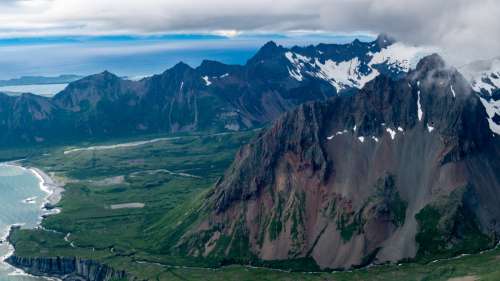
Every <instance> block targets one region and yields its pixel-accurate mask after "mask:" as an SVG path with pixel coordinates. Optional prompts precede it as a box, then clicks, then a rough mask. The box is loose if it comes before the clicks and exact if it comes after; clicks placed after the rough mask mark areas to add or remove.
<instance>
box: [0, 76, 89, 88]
mask: <svg viewBox="0 0 500 281" xmlns="http://www.w3.org/2000/svg"><path fill="white" fill-rule="evenodd" d="M81 78H82V76H78V75H59V76H54V77H47V76H23V77H20V78H13V79H8V80H0V87H2V86H20V85H45V84H67V83H70V82H73V81H76V80H78V79H81Z"/></svg>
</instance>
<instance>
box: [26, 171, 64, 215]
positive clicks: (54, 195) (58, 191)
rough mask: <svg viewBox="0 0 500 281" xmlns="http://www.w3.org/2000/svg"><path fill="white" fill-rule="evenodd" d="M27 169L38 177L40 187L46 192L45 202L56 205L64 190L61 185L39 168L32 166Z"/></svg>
mask: <svg viewBox="0 0 500 281" xmlns="http://www.w3.org/2000/svg"><path fill="white" fill-rule="evenodd" d="M28 169H29V170H30V171H31V172H32V173H33V174H34V175H35V176H36V177H37V178H38V179H39V181H40V189H41V190H42V191H43V192H45V193H47V197H46V198H45V201H46V202H45V203H49V204H50V205H52V206H54V205H56V204H57V203H58V202H59V201H60V200H61V196H62V192H63V191H64V189H63V188H62V185H61V184H59V183H58V182H56V181H55V180H54V179H53V178H52V177H50V176H49V175H47V174H46V173H45V172H44V171H42V170H40V169H39V168H34V167H32V168H28Z"/></svg>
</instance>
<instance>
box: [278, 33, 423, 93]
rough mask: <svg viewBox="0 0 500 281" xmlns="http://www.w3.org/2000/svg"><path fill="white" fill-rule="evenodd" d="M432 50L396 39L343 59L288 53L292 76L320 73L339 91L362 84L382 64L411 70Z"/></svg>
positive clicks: (392, 69) (375, 74)
mask: <svg viewBox="0 0 500 281" xmlns="http://www.w3.org/2000/svg"><path fill="white" fill-rule="evenodd" d="M429 53H430V49H428V48H421V47H411V46H407V45H404V44H402V43H395V44H392V45H389V46H387V47H386V48H382V49H381V50H380V51H379V52H371V51H369V52H367V53H366V56H359V57H354V58H352V59H350V60H344V61H334V60H332V59H321V58H319V57H308V56H305V55H302V54H299V53H297V52H292V51H288V52H286V53H285V57H286V58H287V60H288V61H289V62H290V63H291V68H290V67H289V68H288V73H289V74H290V77H292V78H293V79H295V80H297V81H302V80H303V79H304V75H309V76H312V77H317V78H320V79H323V80H325V81H327V82H329V83H330V84H331V85H332V86H333V87H335V88H336V89H337V92H339V91H341V90H344V89H346V88H358V89H361V88H363V86H364V85H365V84H366V83H368V82H369V81H371V80H373V79H374V78H375V77H377V76H378V75H379V74H380V72H379V70H377V67H380V66H383V65H384V66H386V68H387V69H388V70H390V71H392V72H394V73H400V72H408V71H409V70H410V69H411V68H414V67H415V66H416V64H417V62H418V61H419V59H420V58H422V57H424V56H425V55H427V54H429Z"/></svg>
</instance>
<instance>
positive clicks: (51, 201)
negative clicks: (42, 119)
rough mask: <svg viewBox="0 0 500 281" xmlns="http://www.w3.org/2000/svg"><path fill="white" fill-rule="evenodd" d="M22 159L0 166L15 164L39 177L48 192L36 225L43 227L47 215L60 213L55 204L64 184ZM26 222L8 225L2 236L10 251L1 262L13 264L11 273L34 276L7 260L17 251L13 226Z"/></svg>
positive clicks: (43, 189)
mask: <svg viewBox="0 0 500 281" xmlns="http://www.w3.org/2000/svg"><path fill="white" fill-rule="evenodd" d="M20 161H22V159H21V160H15V161H10V162H5V163H0V166H13V167H17V168H20V169H22V170H24V171H29V172H31V173H32V174H33V175H34V176H35V177H36V178H37V179H38V187H39V188H40V190H41V191H42V192H44V193H46V196H45V197H44V200H43V202H42V203H41V205H40V210H41V211H42V212H41V215H40V216H39V220H38V222H37V223H36V225H35V228H38V227H41V223H42V221H43V219H44V218H45V217H46V216H49V215H54V214H58V213H60V211H61V210H60V209H59V208H55V205H56V204H57V203H58V202H59V201H60V200H61V197H62V192H64V188H63V187H62V185H60V184H58V183H57V182H56V181H55V180H54V179H52V178H51V177H50V176H49V175H47V174H46V173H45V172H44V171H42V170H41V169H39V168H36V167H25V166H23V165H21V164H20V163H19V162H20ZM23 225H24V224H23V223H15V224H12V225H9V226H8V231H7V232H6V234H5V235H4V237H1V240H0V241H2V243H6V244H7V245H8V252H7V253H6V254H5V255H3V256H1V257H0V262H2V263H4V264H8V265H9V266H12V268H13V269H14V271H13V272H12V273H10V274H9V275H24V276H32V275H31V274H29V273H27V272H26V271H24V270H22V269H21V268H18V267H15V266H13V265H12V264H10V263H8V262H7V260H8V259H9V258H11V257H13V256H14V253H15V248H14V246H13V245H12V244H11V243H10V242H9V235H10V233H11V231H12V229H13V228H16V227H22V226H23ZM37 277H42V278H45V279H49V280H59V279H57V278H51V277H47V276H37Z"/></svg>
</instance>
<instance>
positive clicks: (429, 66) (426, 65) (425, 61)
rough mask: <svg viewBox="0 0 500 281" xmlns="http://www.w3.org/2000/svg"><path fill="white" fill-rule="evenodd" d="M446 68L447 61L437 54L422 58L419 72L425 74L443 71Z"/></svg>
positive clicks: (418, 66) (418, 68) (418, 67)
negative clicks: (437, 70)
mask: <svg viewBox="0 0 500 281" xmlns="http://www.w3.org/2000/svg"><path fill="white" fill-rule="evenodd" d="M445 67H446V63H445V61H444V60H443V58H442V57H441V56H440V55H438V54H436V53H434V54H432V55H428V56H426V57H424V58H422V59H421V60H420V61H419V62H418V64H417V70H418V71H425V72H427V71H429V70H436V69H443V68H445Z"/></svg>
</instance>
